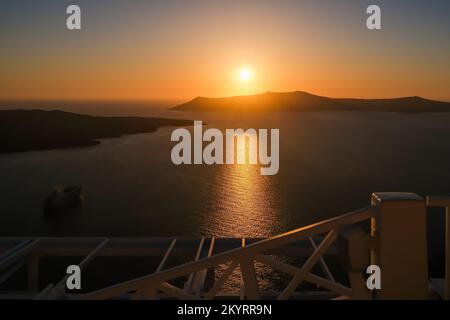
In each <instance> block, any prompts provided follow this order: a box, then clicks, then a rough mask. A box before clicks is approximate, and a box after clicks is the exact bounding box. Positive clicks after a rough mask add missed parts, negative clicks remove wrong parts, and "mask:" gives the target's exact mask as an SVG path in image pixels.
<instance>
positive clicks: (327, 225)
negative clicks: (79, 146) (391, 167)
mask: <svg viewBox="0 0 450 320" xmlns="http://www.w3.org/2000/svg"><path fill="white" fill-rule="evenodd" d="M374 215H375V212H374V210H373V209H372V207H366V208H362V209H359V210H356V211H353V212H350V213H347V214H344V215H341V216H338V217H334V218H331V219H328V220H325V221H322V222H318V223H315V224H312V225H309V226H306V227H303V228H299V229H296V230H293V231H290V232H287V233H284V234H281V235H279V236H275V237H272V238H269V239H265V240H261V241H258V242H254V243H252V244H249V245H247V246H246V247H245V248H236V249H232V250H228V251H226V252H223V253H219V254H216V255H213V256H211V257H207V258H203V259H200V260H198V261H194V262H189V263H185V264H182V265H179V266H176V267H172V268H168V269H165V270H162V271H160V272H157V273H153V274H149V275H146V276H143V277H140V278H136V279H133V280H129V281H126V282H122V283H119V284H117V285H114V286H111V287H107V288H103V289H100V290H97V291H94V292H90V293H87V294H84V295H82V296H81V298H87V299H108V298H112V297H115V296H120V295H123V294H126V293H129V292H133V291H136V290H139V289H141V288H149V287H156V286H158V285H159V284H160V283H163V282H165V281H168V280H170V279H174V278H177V277H180V276H185V275H187V274H190V273H193V272H197V271H199V270H202V269H208V268H212V267H215V266H217V265H219V264H223V263H227V262H229V261H237V262H238V263H239V264H241V263H242V262H244V263H245V261H247V260H246V259H249V257H250V259H253V258H252V257H256V256H257V255H258V254H261V253H264V252H265V251H269V250H271V249H273V248H276V247H282V246H285V245H288V244H291V243H293V242H297V241H299V240H301V239H307V238H308V237H312V236H316V235H320V234H322V233H325V232H329V231H330V230H335V229H338V228H340V227H342V226H344V225H349V224H355V223H359V222H362V221H365V220H368V219H369V218H372V217H373V216H374ZM328 236H329V237H330V238H329V239H331V237H332V238H333V239H332V240H333V241H334V238H335V236H336V232H333V233H329V235H328ZM329 241H331V240H329ZM331 242H332V241H331ZM325 244H328V242H325ZM322 245H324V242H322V243H321V245H320V246H319V248H318V250H316V252H317V251H320V255H316V254H314V255H313V257H311V258H310V260H308V261H309V262H308V261H307V262H306V267H307V268H305V269H304V270H303V271H304V272H305V273H306V272H308V271H309V267H312V266H313V265H314V264H315V263H316V262H317V259H318V258H320V256H321V255H322V254H323V253H324V252H325V249H326V248H328V246H326V248H325V246H323V247H322ZM321 247H322V248H323V249H321ZM311 259H313V260H311ZM313 262H314V264H313ZM310 265H311V266H310ZM294 289H295V288H294ZM291 290H292V289H289V291H287V292H286V293H289V292H290V291H291ZM253 293H255V292H253Z"/></svg>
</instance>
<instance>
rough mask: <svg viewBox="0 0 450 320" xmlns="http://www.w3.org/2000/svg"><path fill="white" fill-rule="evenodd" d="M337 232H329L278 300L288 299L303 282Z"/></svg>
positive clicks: (334, 230) (334, 238)
mask: <svg viewBox="0 0 450 320" xmlns="http://www.w3.org/2000/svg"><path fill="white" fill-rule="evenodd" d="M336 237H337V231H336V229H333V230H331V231H330V232H329V233H328V234H327V236H326V237H325V239H323V240H322V242H321V243H320V245H319V246H318V247H317V249H316V250H315V251H314V253H313V254H312V255H311V257H309V259H308V260H307V261H306V262H305V264H304V265H303V266H302V268H301V269H300V273H299V274H298V275H296V276H294V278H293V279H292V280H291V282H290V283H289V284H288V286H287V287H286V288H285V289H284V290H283V292H282V293H281V294H280V295H279V297H278V299H279V300H285V299H288V298H289V297H290V296H291V295H292V294H293V293H294V292H295V289H297V287H298V286H299V285H300V284H301V283H302V282H303V280H304V277H305V275H306V274H307V273H308V272H309V271H310V270H311V269H312V268H313V267H314V265H315V264H316V263H317V261H318V260H319V259H320V257H321V256H322V254H323V253H324V252H325V251H326V250H327V249H328V248H329V247H330V246H331V244H332V243H333V242H334V240H336Z"/></svg>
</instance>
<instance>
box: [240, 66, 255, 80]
mask: <svg viewBox="0 0 450 320" xmlns="http://www.w3.org/2000/svg"><path fill="white" fill-rule="evenodd" d="M252 76H253V73H252V71H251V70H250V69H249V68H242V69H240V70H239V79H240V80H241V81H244V82H247V81H250V80H251V79H252Z"/></svg>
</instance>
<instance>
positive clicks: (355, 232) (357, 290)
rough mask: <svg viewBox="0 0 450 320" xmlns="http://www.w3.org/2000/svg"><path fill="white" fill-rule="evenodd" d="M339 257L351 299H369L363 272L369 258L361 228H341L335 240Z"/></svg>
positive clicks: (365, 234) (366, 239)
mask: <svg viewBox="0 0 450 320" xmlns="http://www.w3.org/2000/svg"><path fill="white" fill-rule="evenodd" d="M336 245H337V248H338V253H339V258H340V260H341V262H342V264H343V265H344V267H345V269H346V270H347V272H348V277H349V280H350V286H351V288H352V296H351V297H349V298H352V299H371V298H372V293H371V292H370V291H369V290H368V289H367V286H366V281H365V278H364V276H363V273H364V272H365V271H366V268H367V266H368V265H369V260H370V250H369V244H368V234H367V231H364V230H363V229H362V228H360V227H358V226H355V225H351V226H346V227H344V228H342V229H341V230H340V231H339V235H338V238H337V241H336Z"/></svg>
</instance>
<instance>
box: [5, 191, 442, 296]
mask: <svg viewBox="0 0 450 320" xmlns="http://www.w3.org/2000/svg"><path fill="white" fill-rule="evenodd" d="M371 201H372V202H371V205H370V206H368V207H366V208H362V209H360V210H356V211H354V212H351V213H347V214H344V215H341V216H338V217H336V218H332V219H329V220H325V221H322V222H318V223H315V224H312V225H309V226H306V227H303V228H300V229H297V230H293V231H291V232H287V233H285V234H282V235H279V236H275V237H272V238H268V239H245V238H243V239H215V238H211V239H205V238H201V239H197V240H196V239H177V238H175V239H161V238H154V239H151V238H136V239H102V238H97V239H68V238H67V239H51V238H49V239H45V238H38V239H12V238H4V239H0V252H2V254H1V255H0V285H1V284H2V283H3V282H5V281H7V279H8V278H10V277H12V276H13V275H14V274H15V273H16V272H18V270H20V268H22V267H23V266H24V265H26V266H27V268H26V270H27V271H26V273H27V281H28V283H27V289H26V290H25V291H23V292H20V291H17V290H14V291H12V292H2V293H1V294H0V298H2V299H214V298H220V299H223V298H233V299H237V298H240V299H261V298H266V299H283V300H284V299H301V298H308V299H311V298H312V299H321V298H322V299H323V298H326V299H330V298H331V299H429V298H442V299H450V261H449V260H450V259H449V257H450V236H449V232H450V216H449V211H448V210H449V207H450V198H444V197H428V198H427V199H426V200H425V199H423V198H421V197H419V196H417V195H416V194H412V193H374V194H373V195H372V199H371ZM427 206H436V207H445V208H446V210H447V211H446V232H447V236H446V266H445V279H429V277H428V261H427V237H426V222H427V216H426V207H427ZM369 221H370V224H371V227H370V233H368V232H367V231H366V229H364V228H363V227H362V224H364V223H367V222H369ZM176 247H178V249H181V250H182V251H183V250H187V249H189V248H190V249H192V248H196V254H195V257H194V258H193V260H191V261H188V262H181V263H178V264H177V265H175V266H168V261H169V260H170V259H172V258H173V257H172V256H173V255H174V254H175V251H176V250H175V248H176ZM286 255H290V256H293V257H297V258H298V257H306V260H305V261H304V263H302V265H301V266H300V267H298V266H295V265H293V264H290V263H287V262H286V260H284V259H282V258H281V257H282V256H286ZM52 256H53V257H63V256H66V257H68V256H72V257H80V256H81V257H83V258H81V262H79V260H78V262H77V264H78V265H79V266H80V268H81V269H86V270H88V269H89V268H88V264H89V263H91V262H92V261H93V260H95V258H98V259H100V258H101V257H111V258H114V257H115V258H118V257H123V256H127V257H131V256H135V257H148V256H159V257H162V258H160V260H159V263H158V264H157V266H156V269H155V271H154V272H153V273H150V274H147V275H144V276H141V277H138V278H132V279H131V280H126V281H124V282H120V281H119V283H117V284H114V285H112V286H106V287H102V288H98V289H96V290H92V291H87V292H81V293H74V292H66V280H67V278H68V276H67V275H65V274H61V278H60V280H59V281H57V282H55V283H40V281H39V273H40V272H39V265H40V261H41V260H42V259H45V258H48V257H52ZM329 256H337V257H338V258H339V261H340V264H341V265H342V267H343V268H344V270H345V271H346V273H347V277H348V279H347V281H345V283H344V282H340V281H338V280H336V279H337V278H335V274H334V271H335V270H334V268H330V266H329V265H328V264H327V262H326V260H325V259H326V258H327V257H329ZM261 264H262V265H265V266H267V267H269V268H271V269H273V270H279V271H281V272H283V273H285V274H287V275H289V276H290V278H289V281H288V282H287V284H286V285H285V286H283V287H281V288H280V289H279V290H278V291H276V292H275V291H268V292H265V291H262V290H261V287H260V281H261V279H259V277H258V276H257V273H256V266H257V265H261ZM369 265H378V266H379V267H380V268H381V282H382V288H381V290H373V291H372V290H368V288H367V286H366V277H367V274H366V268H367V266H369ZM316 266H319V267H320V273H318V272H317V271H316V270H315V269H316V268H315V267H316ZM133 267H136V266H135V265H134V266H133V265H130V266H128V268H129V269H130V270H131V269H132V268H133ZM218 269H221V271H222V272H220V274H219V275H217V274H216V276H215V275H214V273H215V271H217V270H218ZM86 270H84V271H83V273H84V272H85V271H86ZM236 273H237V274H238V276H239V277H238V279H240V280H239V282H238V285H239V288H240V293H238V294H237V295H236V294H227V293H223V292H221V289H222V288H223V286H224V284H225V283H226V282H227V281H228V280H229V278H230V277H232V276H233V275H236ZM305 282H306V283H310V284H313V285H315V286H316V290H310V291H308V292H305V289H304V288H303V287H300V285H302V284H303V283H305ZM317 288H318V289H317ZM430 288H431V289H430Z"/></svg>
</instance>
